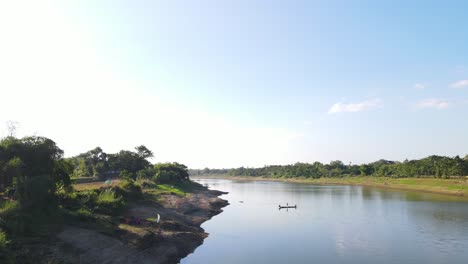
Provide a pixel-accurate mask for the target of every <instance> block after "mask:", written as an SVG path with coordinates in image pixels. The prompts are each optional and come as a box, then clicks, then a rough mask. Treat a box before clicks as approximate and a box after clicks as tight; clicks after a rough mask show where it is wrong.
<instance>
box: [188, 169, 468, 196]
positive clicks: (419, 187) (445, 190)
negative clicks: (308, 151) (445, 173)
mask: <svg viewBox="0 0 468 264" xmlns="http://www.w3.org/2000/svg"><path fill="white" fill-rule="evenodd" d="M192 178H205V179H206V178H211V179H230V180H246V181H247V180H250V181H282V182H297V183H308V184H321V185H327V184H330V185H332V184H333V185H334V184H336V185H360V186H370V187H379V188H388V189H398V190H408V191H420V192H430V193H437V194H444V195H457V196H465V197H468V179H465V178H459V179H434V178H389V177H372V176H364V177H361V176H357V177H351V176H346V177H342V178H329V177H322V178H317V179H313V178H304V177H294V178H271V177H262V176H256V177H251V176H228V175H225V174H219V175H213V174H212V175H199V176H193V177H192Z"/></svg>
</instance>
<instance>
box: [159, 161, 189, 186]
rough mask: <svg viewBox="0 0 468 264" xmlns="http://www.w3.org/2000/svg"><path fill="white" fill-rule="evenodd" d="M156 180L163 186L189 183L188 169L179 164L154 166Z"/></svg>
mask: <svg viewBox="0 0 468 264" xmlns="http://www.w3.org/2000/svg"><path fill="white" fill-rule="evenodd" d="M154 169H155V171H156V174H155V176H154V180H155V182H157V183H162V184H178V183H183V182H187V181H189V175H188V170H187V167H186V166H185V165H183V164H179V163H177V162H173V163H159V164H156V165H154Z"/></svg>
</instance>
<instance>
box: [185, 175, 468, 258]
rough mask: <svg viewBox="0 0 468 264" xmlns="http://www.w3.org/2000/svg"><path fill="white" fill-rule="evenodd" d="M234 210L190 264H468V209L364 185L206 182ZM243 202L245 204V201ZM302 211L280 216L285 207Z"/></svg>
mask: <svg viewBox="0 0 468 264" xmlns="http://www.w3.org/2000/svg"><path fill="white" fill-rule="evenodd" d="M199 182H200V183H202V184H204V185H205V184H206V185H207V186H209V187H210V188H212V189H217V190H222V191H227V192H229V194H227V195H224V196H223V198H224V199H228V200H229V202H230V205H229V206H228V207H226V208H225V209H224V212H223V213H222V214H220V215H218V216H215V217H214V218H213V219H211V220H210V221H208V222H206V223H204V224H203V226H202V227H203V228H204V229H205V230H206V231H207V232H208V233H210V236H209V237H208V238H207V239H206V240H205V243H204V244H203V245H202V246H200V247H199V248H198V249H197V250H196V251H195V252H194V253H193V254H191V255H189V256H188V257H187V258H185V259H184V260H182V263H190V264H192V263H195V264H197V263H314V262H315V263H466V259H468V202H467V200H466V199H463V198H460V197H452V196H443V195H434V194H428V193H415V192H405V191H396V190H385V189H378V188H370V187H360V186H318V185H306V184H295V183H282V182H267V181H253V182H252V181H237V180H236V181H230V180H216V179H209V180H208V179H207V180H199ZM240 201H242V202H240ZM286 203H289V204H297V206H298V207H297V209H289V210H278V205H279V204H286Z"/></svg>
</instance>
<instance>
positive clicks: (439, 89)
mask: <svg viewBox="0 0 468 264" xmlns="http://www.w3.org/2000/svg"><path fill="white" fill-rule="evenodd" d="M35 2H36V1H30V2H28V1H25V2H15V3H13V1H10V2H9V3H2V4H0V10H1V11H0V22H1V23H0V24H1V26H0V30H1V31H2V32H3V34H2V35H3V37H2V38H3V41H2V42H1V43H0V57H3V58H4V59H3V60H2V61H0V75H3V78H1V77H2V76H0V91H1V94H2V98H3V97H4V96H5V97H4V98H21V100H8V102H6V103H4V104H2V106H0V121H1V122H6V121H7V120H16V121H18V122H19V124H20V129H19V130H18V131H19V133H20V134H30V133H37V134H40V135H44V136H48V137H51V138H53V139H55V140H56V141H57V143H58V144H59V145H60V146H61V147H62V148H64V150H65V151H66V154H67V155H75V154H77V153H80V152H83V151H86V150H87V149H90V148H93V147H95V146H96V145H100V146H101V147H103V148H104V150H106V151H109V152H111V151H116V150H118V149H121V148H132V147H133V146H136V145H139V144H146V145H147V146H148V147H149V148H151V149H153V150H154V152H155V153H156V158H155V161H180V162H183V163H186V164H188V165H189V166H190V167H195V168H202V167H237V166H263V165H267V164H288V163H294V162H296V161H303V162H313V161H316V160H318V161H322V162H329V161H330V160H337V159H339V160H342V161H343V162H345V163H349V162H352V163H362V162H371V161H374V160H377V159H380V158H385V159H393V160H404V159H406V158H408V159H414V158H421V157H425V156H428V155H432V154H438V155H448V156H454V155H461V156H464V155H465V154H468V140H466V135H467V134H468V122H467V121H466V116H468V81H467V80H468V49H466V43H468V28H467V27H466V26H465V25H466V22H467V20H468V17H467V15H466V10H468V3H466V1H444V2H442V1H411V2H409V1H99V3H96V2H97V1H43V2H41V3H35ZM5 40H6V41H5ZM25 97H26V98H25ZM18 102H21V103H18ZM19 104H20V105H21V109H18V107H17V106H18V105H19ZM57 112H59V113H57ZM50 113H54V114H53V115H50ZM4 134H5V133H4Z"/></svg>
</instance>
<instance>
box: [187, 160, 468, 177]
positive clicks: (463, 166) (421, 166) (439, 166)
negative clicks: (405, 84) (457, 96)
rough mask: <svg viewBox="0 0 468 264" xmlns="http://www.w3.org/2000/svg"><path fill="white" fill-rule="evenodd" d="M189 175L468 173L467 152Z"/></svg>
mask: <svg viewBox="0 0 468 264" xmlns="http://www.w3.org/2000/svg"><path fill="white" fill-rule="evenodd" d="M189 172H190V175H193V176H196V175H229V176H263V177H271V178H294V177H304V178H321V177H344V176H376V177H394V178H401V177H436V178H449V177H462V176H468V155H467V156H465V158H463V159H462V158H460V157H459V156H455V157H453V158H451V157H444V156H435V155H433V156H429V157H427V158H423V159H420V160H410V161H408V160H405V161H404V162H397V161H390V160H383V159H381V160H378V161H376V162H372V163H369V164H361V165H351V164H349V165H346V164H344V163H343V162H341V161H332V162H330V163H329V164H323V163H320V162H314V163H312V164H310V163H295V164H293V165H271V166H265V167H262V168H245V167H240V168H235V169H208V168H205V169H203V170H194V169H192V170H190V171H189Z"/></svg>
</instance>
